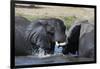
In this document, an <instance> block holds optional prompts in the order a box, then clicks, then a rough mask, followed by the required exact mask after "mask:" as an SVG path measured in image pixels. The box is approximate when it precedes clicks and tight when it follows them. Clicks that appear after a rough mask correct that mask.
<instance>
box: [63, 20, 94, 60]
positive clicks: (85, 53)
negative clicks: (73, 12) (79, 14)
mask: <svg viewBox="0 0 100 69" xmlns="http://www.w3.org/2000/svg"><path fill="white" fill-rule="evenodd" d="M67 35H68V44H67V45H65V46H64V47H63V54H69V53H71V54H76V52H77V56H79V57H88V58H94V25H93V24H91V23H89V22H88V21H87V20H85V21H80V22H78V23H75V24H74V25H73V26H72V27H71V28H70V30H69V33H68V34H67ZM69 55H70V54H69Z"/></svg>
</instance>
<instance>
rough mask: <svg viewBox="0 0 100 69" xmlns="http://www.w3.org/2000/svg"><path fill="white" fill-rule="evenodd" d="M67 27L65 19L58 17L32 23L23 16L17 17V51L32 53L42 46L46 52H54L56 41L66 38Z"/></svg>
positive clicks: (62, 40) (26, 53) (63, 40)
mask: <svg viewBox="0 0 100 69" xmlns="http://www.w3.org/2000/svg"><path fill="white" fill-rule="evenodd" d="M65 29H66V27H65V25H64V23H63V21H62V20H60V19H56V18H50V19H39V20H35V21H33V22H31V23H30V21H28V20H27V19H25V18H23V17H15V52H16V53H17V52H19V53H20V54H21V55H23V54H24V55H30V54H32V52H33V54H35V53H36V52H38V51H39V50H38V49H39V48H41V49H43V50H44V53H45V54H53V53H54V46H55V41H58V42H59V43H60V42H65V40H66V39H65V38H66V35H65ZM19 53H18V54H17V55H20V54H19Z"/></svg>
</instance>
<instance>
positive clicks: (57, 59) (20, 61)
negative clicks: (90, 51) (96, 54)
mask: <svg viewBox="0 0 100 69" xmlns="http://www.w3.org/2000/svg"><path fill="white" fill-rule="evenodd" d="M61 52H62V48H58V46H55V53H54V55H46V56H45V55H43V53H44V52H43V50H41V49H40V54H38V56H33V55H30V56H16V57H15V65H16V66H19V65H38V64H52V63H68V62H82V61H94V58H80V57H77V56H73V55H71V54H70V55H66V56H65V55H63V54H62V53H61ZM76 55H77V54H76Z"/></svg>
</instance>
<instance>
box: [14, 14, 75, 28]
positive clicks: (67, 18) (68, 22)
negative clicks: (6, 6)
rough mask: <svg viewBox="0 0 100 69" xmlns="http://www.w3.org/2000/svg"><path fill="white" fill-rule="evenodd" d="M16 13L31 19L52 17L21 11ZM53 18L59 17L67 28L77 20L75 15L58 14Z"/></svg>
mask: <svg viewBox="0 0 100 69" xmlns="http://www.w3.org/2000/svg"><path fill="white" fill-rule="evenodd" d="M16 15H18V16H23V17H25V18H27V19H28V20H30V21H33V20H37V19H41V18H51V17H50V16H33V15H26V14H20V13H16ZM53 18H59V19H61V20H63V21H64V23H65V25H66V27H67V29H69V28H70V26H71V25H72V23H73V22H74V20H75V16H58V17H57V16H56V17H53Z"/></svg>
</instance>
